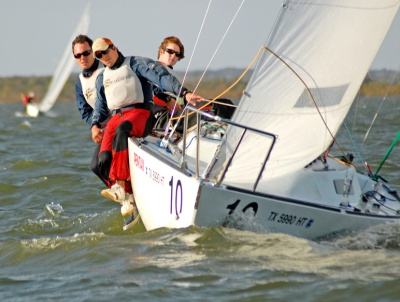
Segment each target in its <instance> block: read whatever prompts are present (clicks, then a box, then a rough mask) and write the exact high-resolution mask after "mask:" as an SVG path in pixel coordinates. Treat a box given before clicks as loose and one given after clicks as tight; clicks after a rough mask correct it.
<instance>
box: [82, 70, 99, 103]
mask: <svg viewBox="0 0 400 302" xmlns="http://www.w3.org/2000/svg"><path fill="white" fill-rule="evenodd" d="M103 69H104V67H101V68H97V69H96V70H95V71H93V73H92V75H91V76H90V77H84V76H83V74H82V73H81V74H80V75H79V79H80V81H81V84H82V91H83V96H84V98H85V100H86V102H87V103H88V104H89V105H90V107H92V108H93V109H94V104H96V99H97V92H96V78H97V76H98V75H99V73H100V72H101V71H102V70H103Z"/></svg>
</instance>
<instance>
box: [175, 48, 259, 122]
mask: <svg viewBox="0 0 400 302" xmlns="http://www.w3.org/2000/svg"><path fill="white" fill-rule="evenodd" d="M264 48H265V46H261V47H260V49H259V50H258V52H257V54H256V55H255V56H254V58H253V60H252V61H251V62H250V64H249V65H248V66H247V68H246V69H245V70H244V71H243V72H242V74H241V75H240V76H239V77H238V78H237V79H236V81H235V82H233V84H231V86H229V87H228V88H227V89H225V90H224V91H223V92H221V93H220V94H219V95H217V96H216V97H215V98H213V99H212V100H210V101H209V102H207V103H206V104H204V105H202V106H201V107H199V108H198V109H200V110H201V109H203V108H205V107H207V106H208V105H210V104H211V103H214V102H215V100H216V99H219V98H220V97H221V96H223V95H224V94H225V93H227V92H228V91H229V90H231V89H232V88H233V87H234V86H236V85H237V83H239V81H240V80H241V79H242V78H243V77H244V76H245V75H246V73H247V72H248V71H249V70H250V68H251V66H253V64H254V62H255V61H256V60H257V58H258V57H259V56H260V54H261V52H262V51H263V50H264ZM224 105H227V104H224ZM193 113H194V112H190V113H189V115H190V114H193ZM181 117H183V115H180V116H176V117H172V118H170V120H177V119H179V118H181Z"/></svg>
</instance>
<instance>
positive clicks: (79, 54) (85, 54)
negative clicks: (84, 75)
mask: <svg viewBox="0 0 400 302" xmlns="http://www.w3.org/2000/svg"><path fill="white" fill-rule="evenodd" d="M92 52H93V50H91V49H90V50H86V51H84V52H82V53H77V54H76V55H74V57H75V59H80V58H81V57H82V56H84V57H87V56H88V55H90V54H91V53H92Z"/></svg>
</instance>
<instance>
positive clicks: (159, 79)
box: [92, 53, 185, 125]
mask: <svg viewBox="0 0 400 302" xmlns="http://www.w3.org/2000/svg"><path fill="white" fill-rule="evenodd" d="M124 60H125V57H124V56H123V55H122V54H121V53H119V57H118V59H117V62H116V63H115V64H114V66H113V67H111V69H118V68H119V67H120V66H121V65H122V63H123V62H124ZM130 67H131V69H132V70H133V72H135V73H136V75H137V76H138V78H139V80H140V83H141V84H142V89H143V96H144V102H152V101H153V84H155V85H157V86H158V87H160V88H161V89H162V90H164V91H168V92H172V93H173V94H175V95H178V94H179V93H180V92H181V93H182V92H183V91H184V90H185V88H182V89H181V83H180V82H179V81H178V79H177V78H176V77H175V76H173V75H172V74H171V73H170V72H169V71H168V70H167V69H165V67H164V66H162V65H161V63H159V62H157V61H154V60H152V59H149V58H144V57H135V56H132V57H131V59H130ZM96 90H97V100H96V105H95V108H94V111H93V118H92V125H95V124H98V123H100V122H102V121H103V120H104V119H106V118H107V117H108V107H107V100H106V96H105V93H104V86H103V73H101V74H100V75H99V76H98V77H97V79H96ZM181 90H182V91H181Z"/></svg>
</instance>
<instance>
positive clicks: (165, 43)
mask: <svg viewBox="0 0 400 302" xmlns="http://www.w3.org/2000/svg"><path fill="white" fill-rule="evenodd" d="M168 44H176V45H178V46H179V52H180V54H181V56H180V58H179V60H181V59H183V58H184V57H185V47H183V44H182V42H181V40H179V38H177V37H174V36H170V37H166V38H165V39H164V40H163V41H162V42H161V45H160V47H158V56H157V59H159V58H160V53H161V50H164V49H165V48H166V47H167V46H168Z"/></svg>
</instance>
